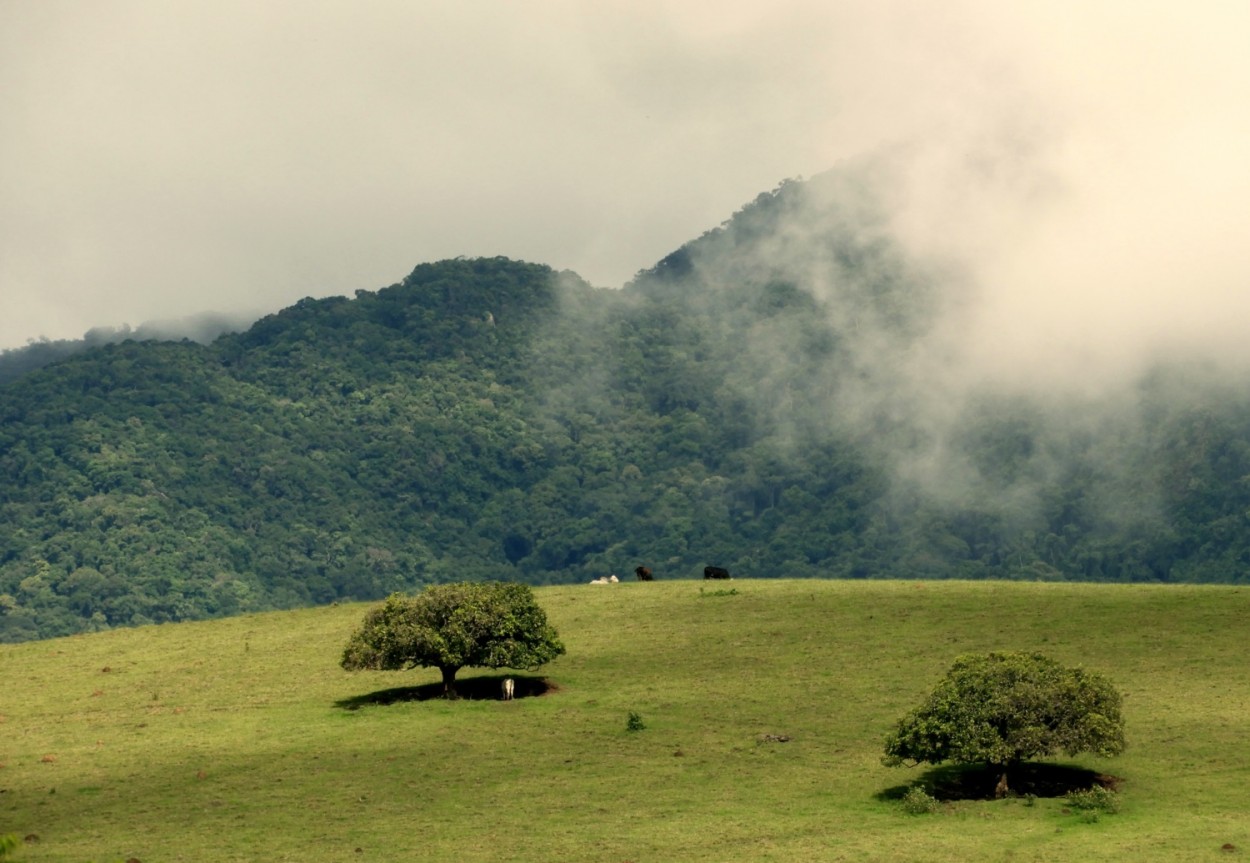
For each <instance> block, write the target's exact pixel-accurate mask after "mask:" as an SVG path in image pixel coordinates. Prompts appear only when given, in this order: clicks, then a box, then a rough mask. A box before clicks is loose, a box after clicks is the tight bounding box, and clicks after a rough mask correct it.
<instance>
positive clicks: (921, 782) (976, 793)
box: [876, 762, 1124, 801]
mask: <svg viewBox="0 0 1250 863" xmlns="http://www.w3.org/2000/svg"><path fill="white" fill-rule="evenodd" d="M998 776H999V774H998V771H997V769H995V768H993V767H989V766H986V765H983V764H952V765H942V766H940V767H934V768H933V769H931V770H926V771H925V772H924V773H922V774H921V775H920V777H919V778H918V779H917V780H916V781H914V782H909V783H907V784H906V785H895V786H894V787H892V788H887V789H885V790H884V791H881V792H879V793H878V794H877V795H876V797H877V799H878V800H901V799H902V798H903V796H904V795H905V794H906V793H907V792H908V791H909V790H911V789H912V788H916V787H919V788H923V789H924V790H925V791H926V792H927V793H928V794H929V795H931V796H932V797H934V798H935V799H937V800H942V801H950V800H993V799H994V790H995V787H996V786H997V785H998ZM1008 781H1009V782H1010V784H1011V790H1010V791H1009V792H1008V794H1009V796H1013V797H1026V796H1029V795H1032V796H1033V797H1063V796H1064V795H1065V794H1067V793H1068V792H1069V791H1084V790H1086V789H1087V788H1092V787H1093V786H1095V785H1101V786H1102V787H1103V788H1106V789H1109V790H1111V791H1115V790H1116V789H1117V788H1118V787H1119V785H1120V783H1121V782H1123V781H1124V780H1123V779H1121V778H1120V777H1119V776H1111V775H1108V774H1106V773H1099V772H1098V771H1096V770H1087V769H1086V768H1084V767H1075V766H1073V765H1070V764H1045V763H1038V762H1026V763H1024V764H1020V765H1018V766H1017V767H1015V768H1013V769H1012V771H1011V773H1010V774H1009V775H1008Z"/></svg>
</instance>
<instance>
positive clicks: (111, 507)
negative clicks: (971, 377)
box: [0, 175, 1250, 641]
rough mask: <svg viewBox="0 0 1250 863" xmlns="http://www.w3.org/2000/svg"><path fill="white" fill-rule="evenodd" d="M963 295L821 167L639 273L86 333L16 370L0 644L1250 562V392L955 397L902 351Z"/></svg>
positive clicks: (1239, 570) (0, 424) (537, 278)
mask: <svg viewBox="0 0 1250 863" xmlns="http://www.w3.org/2000/svg"><path fill="white" fill-rule="evenodd" d="M955 299H956V297H955V294H954V293H953V292H952V289H951V288H950V280H949V279H948V278H946V277H945V275H944V274H943V273H942V272H941V271H940V270H939V269H936V268H933V267H926V266H925V265H923V264H921V263H918V262H916V261H913V260H910V259H909V258H908V256H907V255H905V254H904V253H903V252H902V250H901V249H900V248H899V247H898V246H897V245H896V244H895V243H894V242H893V241H892V240H891V238H890V235H889V232H888V231H887V230H885V228H884V227H883V222H882V220H881V219H880V217H879V215H878V214H877V213H876V211H875V209H874V206H873V203H872V201H871V198H870V196H867V195H866V194H865V193H864V192H863V190H862V189H861V188H859V187H858V186H857V185H856V184H855V183H854V182H853V181H851V180H848V179H847V178H846V177H844V176H840V175H828V176H822V177H820V178H816V179H813V180H809V181H805V182H800V181H790V182H786V183H783V184H782V185H781V186H779V187H778V188H777V189H775V190H773V191H772V192H769V193H766V194H763V195H761V196H759V198H757V199H756V200H755V201H753V202H752V203H750V204H749V205H747V206H746V207H744V208H743V209H742V210H741V211H739V212H738V213H737V214H735V215H734V217H733V218H731V219H730V220H728V221H727V222H726V223H724V224H723V225H721V226H720V227H718V228H716V229H714V230H712V231H709V232H708V233H707V234H705V235H704V236H703V237H701V238H699V239H697V240H694V241H692V242H691V243H688V244H687V245H686V246H683V247H682V248H681V249H679V250H678V251H676V252H674V253H673V254H672V255H669V256H668V257H666V258H665V259H663V260H662V261H660V262H659V263H658V264H657V265H656V266H655V267H653V268H651V269H649V270H646V271H643V272H640V273H639V274H638V276H637V277H636V278H635V279H634V280H633V281H632V282H631V283H630V284H629V285H627V286H625V288H623V289H620V290H605V289H598V288H593V287H591V286H590V285H588V284H587V283H585V282H584V281H583V280H582V279H580V278H579V277H578V276H576V275H575V274H572V273H568V272H563V273H561V272H555V271H553V270H552V269H550V268H548V267H545V266H540V265H536V264H529V263H521V262H517V261H511V260H507V259H502V258H494V259H472V260H462V259H457V260H450V261H442V262H439V263H431V264H422V265H420V266H418V267H417V268H416V269H415V270H414V271H413V273H412V274H411V275H410V276H408V277H407V278H406V279H404V280H403V281H402V282H401V283H399V284H396V285H392V286H390V287H388V288H384V289H381V290H377V291H358V292H357V293H356V295H355V297H353V298H343V297H337V298H330V299H322V300H313V299H308V300H304V301H301V302H300V303H297V304H296V305H294V306H292V307H290V308H287V309H283V310H282V311H280V312H278V313H277V314H274V315H270V316H268V317H266V318H263V319H261V320H260V321H258V322H256V323H255V324H254V325H253V326H252V327H251V328H250V329H248V330H246V331H245V332H240V333H234V334H227V335H222V336H220V337H219V338H217V339H215V340H214V341H212V342H211V343H209V344H201V343H198V342H193V341H190V340H183V341H178V342H173V341H139V340H133V339H132V340H126V341H122V342H119V343H114V344H107V345H102V346H97V347H93V348H88V349H85V350H81V351H75V352H73V353H72V354H71V355H69V356H65V357H62V358H60V359H58V360H57V361H55V362H50V363H49V364H47V365H44V366H43V367H41V368H37V369H32V370H27V371H24V373H22V374H20V375H15V377H14V379H13V380H11V381H10V382H8V383H6V384H5V385H4V386H3V388H0V397H2V405H0V524H2V525H3V529H2V530H0V640H3V641H20V640H26V639H31V638H39V637H48V636H56V635H63V634H68V633H73V632H79V631H84V630H94V629H102V628H107V627H113V626H124V625H134V624H142V623H148V622H163V621H174V620H186V619H198V618H206V617H215V616H222V615H230V614H236V613H242V612H248V611H256V610H265V609H274V608H290V607H296V606H301V605H307V604H315V603H327V602H331V601H334V600H338V599H370V598H377V597H381V596H384V595H386V594H387V593H389V592H392V591H396V590H408V589H412V588H416V587H419V586H421V585H423V584H429V583H437V582H444V581H450V580H465V579H488V578H489V579H514V580H522V581H526V582H529V583H532V584H548V583H563V582H576V581H581V580H588V579H590V578H592V577H597V576H600V575H606V574H608V573H618V574H620V575H621V576H626V575H627V574H628V573H630V572H632V570H633V568H634V567H635V566H637V565H640V564H645V565H647V566H649V567H651V568H652V569H653V570H654V571H655V574H656V577H657V578H662V579H669V578H687V577H695V576H697V575H698V574H699V573H700V571H701V569H702V567H703V566H704V565H705V564H715V565H719V566H725V567H728V568H729V569H730V570H731V571H732V572H733V573H734V574H735V575H736V576H746V577H752V578H771V577H818V578H826V577H828V578H869V577H872V578H882V577H885V578H889V577H906V578H974V579H983V578H1003V579H1029V580H1035V579H1082V580H1095V581H1189V582H1193V581H1206V582H1240V581H1244V580H1246V572H1247V565H1248V563H1250V531H1247V530H1246V526H1247V524H1246V523H1247V518H1248V515H1247V514H1248V513H1250V395H1247V392H1246V389H1245V387H1244V386H1243V385H1242V384H1241V383H1240V382H1239V381H1231V380H1227V379H1225V378H1224V377H1222V376H1221V375H1219V374H1217V373H1216V372H1214V371H1211V370H1209V369H1205V368H1203V367H1200V366H1196V365H1188V366H1181V365H1159V366H1156V367H1154V368H1152V369H1150V370H1148V371H1147V372H1146V373H1144V374H1143V375H1141V376H1140V377H1139V378H1138V379H1136V380H1134V381H1133V382H1132V383H1131V385H1129V386H1128V387H1127V388H1126V391H1125V392H1124V393H1123V394H1122V395H1121V396H1119V397H1118V398H1116V399H1113V400H1102V401H1098V402H1097V403H1091V402H1081V401H1079V400H1076V399H1069V400H1063V399H1060V398H1057V397H1054V396H1051V397H1047V398H1042V397H1040V396H1037V397H1035V396H1031V395H1029V394H1028V393H1022V392H1018V391H1014V392H1013V391H1008V390H1005V389H1001V388H1000V389H994V388H990V387H981V388H969V389H966V390H965V391H963V392H961V394H960V395H959V396H958V398H957V400H956V397H954V396H951V397H950V398H949V399H947V400H946V401H945V405H946V407H947V408H948V410H945V411H943V412H941V413H940V414H938V413H934V412H932V411H931V410H930V409H929V407H928V405H929V404H930V402H932V401H933V397H932V395H931V394H929V393H930V389H928V388H927V387H928V386H929V382H928V381H926V379H925V378H924V377H923V376H921V377H917V376H916V374H915V369H914V366H915V363H913V362H910V359H909V358H912V357H914V356H915V355H916V354H917V352H918V351H919V347H920V346H922V345H924V344H926V343H927V340H930V339H932V338H933V337H934V332H935V328H936V326H937V323H938V322H939V321H941V320H943V319H944V317H943V316H944V313H945V310H946V309H948V308H949V307H950V305H951V303H952V302H954V301H955ZM927 394H928V395H927ZM939 400H941V399H939ZM955 408H957V409H955ZM939 415H940V416H941V417H942V419H941V420H940V421H939V420H938V419H937V417H938V416H939Z"/></svg>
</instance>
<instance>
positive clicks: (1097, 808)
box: [1066, 785, 1120, 821]
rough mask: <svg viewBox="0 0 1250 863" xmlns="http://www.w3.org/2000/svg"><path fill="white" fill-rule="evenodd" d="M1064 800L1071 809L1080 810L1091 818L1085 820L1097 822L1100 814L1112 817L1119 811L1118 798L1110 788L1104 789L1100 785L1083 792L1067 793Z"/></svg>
mask: <svg viewBox="0 0 1250 863" xmlns="http://www.w3.org/2000/svg"><path fill="white" fill-rule="evenodd" d="M1066 799H1067V801H1068V805H1069V806H1071V807H1072V808H1073V809H1077V810H1080V811H1081V812H1084V813H1086V814H1087V816H1091V815H1092V816H1093V817H1092V818H1089V817H1087V818H1086V820H1093V821H1097V820H1098V813H1100V812H1105V813H1106V814H1108V815H1114V814H1115V813H1117V812H1119V811H1120V798H1119V797H1117V796H1116V793H1115V792H1114V791H1112V790H1111V789H1110V788H1104V787H1103V786H1101V785H1094V786H1092V787H1090V788H1086V789H1085V790H1084V791H1069V792H1068V794H1067V798H1066Z"/></svg>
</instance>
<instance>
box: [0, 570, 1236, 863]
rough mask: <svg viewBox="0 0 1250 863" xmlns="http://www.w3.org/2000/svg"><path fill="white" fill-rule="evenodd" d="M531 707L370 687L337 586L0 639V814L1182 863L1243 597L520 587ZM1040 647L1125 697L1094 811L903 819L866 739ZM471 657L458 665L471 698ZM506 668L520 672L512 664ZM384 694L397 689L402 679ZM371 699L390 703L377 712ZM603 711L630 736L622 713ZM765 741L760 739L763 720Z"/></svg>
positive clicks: (1035, 589)
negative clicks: (530, 604)
mask: <svg viewBox="0 0 1250 863" xmlns="http://www.w3.org/2000/svg"><path fill="white" fill-rule="evenodd" d="M537 595H538V597H539V601H540V602H541V603H542V604H543V605H544V607H545V608H546V609H547V610H548V613H549V616H550V617H551V619H552V622H553V623H554V624H555V625H556V627H557V628H558V629H559V631H560V633H561V636H562V637H563V639H564V641H565V643H566V645H567V647H568V655H567V656H565V657H562V658H561V659H559V660H557V661H556V662H554V663H552V664H551V665H550V666H548V667H546V668H544V669H542V671H541V672H540V673H539V674H537V675H532V677H544V678H546V681H547V683H548V685H549V687H550V688H549V689H548V691H547V692H546V694H544V695H542V696H541V697H526V698H520V699H518V700H516V701H513V702H509V703H505V702H501V701H495V700H462V701H458V702H446V701H441V700H424V701H421V700H393V701H392V700H391V699H390V698H388V697H386V696H385V693H386V691H387V690H393V689H397V688H410V687H417V686H419V685H421V684H427V683H431V682H433V681H435V680H436V679H437V672H432V671H425V670H419V671H413V672H404V673H386V672H378V673H360V674H348V673H346V672H343V671H341V670H340V669H339V667H338V656H339V652H340V650H341V648H342V646H343V644H344V642H345V641H346V639H347V636H348V634H349V632H350V631H351V629H352V628H353V627H354V626H355V625H356V624H357V622H358V621H359V619H360V617H361V615H362V613H363V611H364V610H365V607H366V606H363V605H339V606H333V607H323V608H317V609H309V610H302V611H296V612H283V613H271V614H264V615H251V616H244V617H238V618H232V619H227V620H221V621H213V622H206V623H186V624H169V625H163V626H150V627H142V628H138V629H127V630H116V631H112V632H106V633H99V634H93V635H81V636H73V637H70V638H65V639H57V640H52V641H43V642H32V643H26V644H20V645H5V646H0V764H3V766H2V767H0V833H5V832H12V833H16V834H17V835H19V836H28V835H29V836H32V837H37V838H31V839H30V840H29V841H27V842H26V843H25V844H24V845H23V846H22V847H21V849H20V850H19V852H18V854H17V858H16V859H18V860H20V861H28V863H40V861H74V863H83V861H88V860H93V861H100V863H103V861H112V860H120V859H126V858H131V857H134V858H137V859H139V860H141V861H145V863H149V861H157V860H170V861H173V860H181V861H210V860H211V861H231V860H236V861H257V860H266V861H279V860H322V861H361V860H376V861H392V860H454V861H456V863H473V861H488V860H489V861H497V860H509V861H550V860H576V861H615V863H619V861H636V863H644V861H743V860H751V861H769V860H775V861H795V860H879V861H915V860H928V861H941V860H950V861H980V860H986V861H988V860H995V861H1000V860H1012V861H1032V860H1037V861H1043V860H1044V861H1064V860H1073V861H1076V860H1081V861H1091V860H1134V861H1152V860H1157V861H1165V860H1166V861H1185V860H1210V859H1214V858H1217V857H1220V856H1221V847H1222V846H1224V845H1225V844H1226V843H1227V844H1230V845H1232V846H1234V847H1235V848H1236V849H1238V850H1240V851H1242V852H1243V853H1244V852H1245V851H1250V815H1247V810H1246V806H1245V791H1244V779H1245V777H1246V776H1247V775H1250V751H1247V749H1246V747H1245V746H1244V741H1245V739H1246V736H1247V732H1250V667H1247V664H1246V663H1245V661H1244V635H1245V626H1246V621H1247V619H1250V590H1248V589H1246V588H1240V587H1215V586H1203V587H1176V586H1125V585H1117V586H1111V585H1089V584H1007V583H988V582H985V583H983V582H940V583H934V582H925V583H918V582H908V581H893V582H858V581H857V582H851V581H768V582H763V581H759V582H755V581H735V582H730V583H724V582H722V583H718V584H716V585H715V586H709V585H704V584H701V583H695V582H689V581H686V582H656V583H651V584H640V583H627V584H621V585H616V586H609V587H590V586H578V587H550V588H542V589H539V590H538V591H537ZM991 649H1027V650H1041V651H1043V652H1045V653H1047V654H1049V655H1050V656H1053V657H1054V658H1056V659H1058V660H1060V661H1063V662H1065V663H1072V664H1083V665H1085V666H1087V667H1089V668H1091V669H1094V670H1097V671H1100V672H1103V673H1105V674H1107V675H1108V676H1110V677H1111V679H1112V680H1113V681H1114V682H1115V683H1116V684H1117V686H1119V688H1120V689H1121V691H1122V692H1123V693H1124V694H1125V714H1126V720H1127V728H1128V738H1129V747H1130V748H1129V750H1128V752H1127V753H1126V754H1125V755H1124V756H1122V757H1120V758H1117V759H1113V760H1106V761H1103V760H1099V759H1078V760H1076V761H1074V762H1071V763H1073V764H1078V765H1080V766H1084V767H1089V768H1093V769H1096V770H1099V771H1101V772H1105V773H1110V774H1114V775H1116V776H1119V777H1122V778H1123V780H1124V781H1123V784H1122V786H1121V791H1120V796H1121V798H1122V809H1121V811H1120V813H1118V814H1114V815H1103V816H1102V817H1101V818H1099V819H1098V820H1097V821H1096V822H1090V821H1087V820H1084V819H1082V817H1081V816H1080V815H1079V814H1077V813H1071V812H1065V811H1064V803H1063V801H1062V800H1060V799H1042V800H1038V801H1036V802H1035V803H1034V802H1032V801H1028V800H1025V799H1016V800H1005V801H999V802H973V801H962V802H956V803H951V804H948V805H946V806H945V807H944V808H943V809H942V811H940V812H938V813H936V814H932V815H925V816H911V815H907V814H905V813H904V812H903V811H902V809H901V807H900V806H899V804H898V803H897V802H895V801H894V800H892V799H891V791H892V789H893V790H894V792H895V793H897V789H898V788H899V786H902V785H906V784H908V783H911V782H914V781H917V780H919V779H920V778H922V777H923V776H924V775H925V773H924V770H923V769H916V770H906V769H890V768H886V767H883V766H882V765H881V764H880V762H879V755H880V750H881V741H882V737H883V735H884V734H885V733H886V731H887V730H888V729H889V727H890V725H891V723H892V722H893V721H894V720H896V719H897V718H898V717H899V716H900V715H901V714H902V713H903V712H904V711H905V710H907V709H908V708H910V707H912V706H913V705H915V704H916V703H917V702H918V701H919V700H920V699H921V698H922V697H923V696H924V695H925V694H926V693H927V691H928V690H929V688H931V686H932V685H933V684H934V683H935V682H936V680H937V679H938V678H939V677H940V676H941V675H942V674H943V672H944V671H945V669H946V667H947V666H948V665H949V664H950V662H951V660H952V659H953V658H954V657H955V656H957V655H958V654H960V653H964V652H972V651H985V650H991ZM479 676H484V677H490V678H494V677H495V676H496V673H495V672H481V673H480V675H479V670H475V669H466V670H465V671H463V672H462V680H463V681H464V682H465V683H466V684H468V685H469V687H470V688H471V687H472V683H473V680H474V679H475V678H477V677H479ZM530 677H531V676H530V675H524V674H522V675H519V678H520V680H521V683H522V684H523V685H524V684H526V683H527V682H529V678H530ZM409 691H410V692H411V691H412V690H411V689H410V690H409ZM387 701H390V702H391V703H381V702H387ZM630 712H636V713H637V714H639V715H640V717H641V719H642V721H643V723H644V724H645V726H646V727H645V729H643V730H641V731H636V732H630V731H627V730H626V723H627V718H628V716H629V714H630ZM770 735H771V736H776V737H788V738H789V739H788V740H787V741H784V742H783V741H780V740H776V739H769V736H770Z"/></svg>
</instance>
